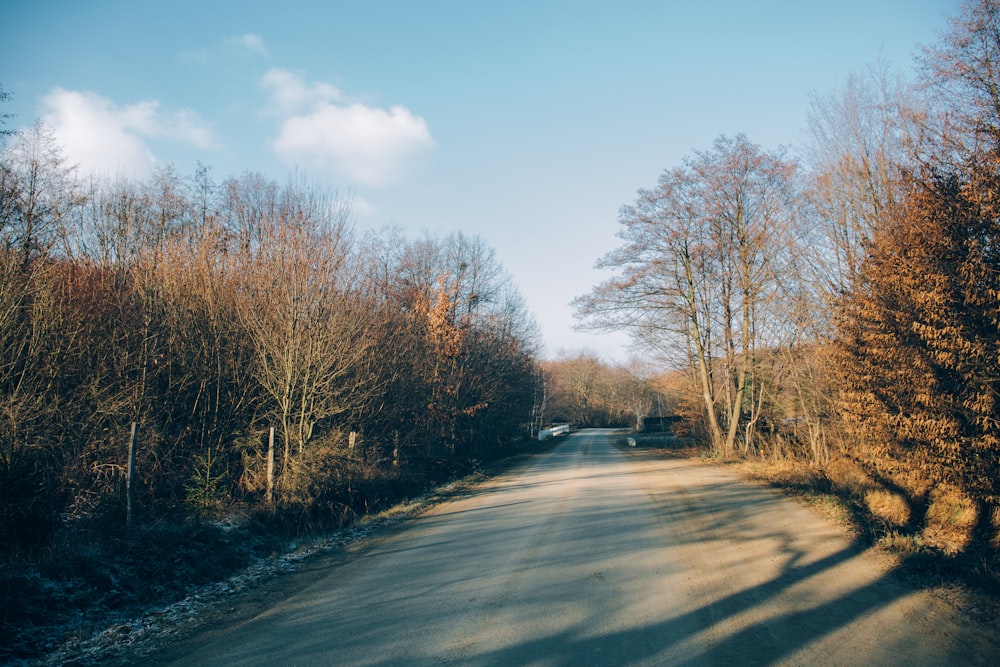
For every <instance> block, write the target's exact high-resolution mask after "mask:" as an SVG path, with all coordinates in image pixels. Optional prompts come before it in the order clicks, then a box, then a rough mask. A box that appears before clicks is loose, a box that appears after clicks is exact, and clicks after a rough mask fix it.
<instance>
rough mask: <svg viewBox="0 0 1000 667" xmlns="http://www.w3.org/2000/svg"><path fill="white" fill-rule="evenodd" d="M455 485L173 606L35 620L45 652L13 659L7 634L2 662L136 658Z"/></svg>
mask: <svg viewBox="0 0 1000 667" xmlns="http://www.w3.org/2000/svg"><path fill="white" fill-rule="evenodd" d="M457 486H458V485H457V484H455V485H450V486H446V487H442V488H440V489H438V490H437V491H436V492H435V493H433V494H430V495H428V496H424V497H422V498H418V499H415V500H413V501H410V502H407V503H403V504H400V505H397V506H395V507H393V508H392V509H390V510H387V511H385V512H382V513H380V514H377V515H374V516H372V517H369V518H367V519H364V520H362V521H360V522H359V523H357V524H355V525H353V526H351V527H348V528H345V529H342V530H339V531H337V532H335V533H333V534H332V535H328V536H325V537H322V538H317V539H313V540H310V541H308V542H298V543H290V544H288V545H287V548H286V549H285V550H284V551H283V553H280V554H279V555H276V556H272V557H267V558H257V559H256V560H255V562H254V563H253V564H252V565H251V566H250V567H248V568H246V569H244V570H243V571H241V572H240V573H239V574H236V575H234V576H232V577H230V578H228V579H226V580H225V581H219V582H215V583H210V584H207V585H203V586H200V587H197V588H196V589H195V590H193V591H191V592H190V593H189V594H188V595H187V596H186V597H184V598H183V599H181V600H179V601H177V602H175V603H173V604H170V605H168V606H165V607H159V608H149V609H146V610H145V611H144V612H143V613H142V614H141V615H138V616H135V615H132V616H129V615H126V614H124V613H122V612H118V611H114V610H111V609H107V608H105V609H92V610H89V611H88V613H89V614H91V615H93V616H96V617H92V618H88V619H87V622H86V624H84V623H83V622H82V620H80V619H77V620H75V621H64V622H62V623H54V624H49V625H45V624H43V623H40V624H36V625H35V626H34V627H33V628H32V629H31V630H30V632H32V633H33V634H34V635H35V636H33V637H31V638H30V643H31V644H32V645H34V646H38V647H40V649H41V652H42V653H44V655H43V656H42V657H34V658H30V659H28V658H16V657H13V656H12V653H11V651H10V649H11V645H12V644H17V643H18V642H19V640H20V641H21V643H24V641H25V640H26V638H24V637H17V636H14V637H10V636H8V637H7V638H3V639H2V640H0V663H3V664H9V665H12V666H17V667H35V666H41V665H46V666H47V665H80V666H84V665H96V664H101V665H107V664H116V663H125V662H134V661H137V660H139V659H141V658H143V657H144V656H148V655H151V654H153V653H155V652H156V651H157V650H158V649H159V648H160V647H162V646H164V645H165V644H167V643H169V642H170V641H172V640H174V639H179V638H181V637H183V636H184V635H185V634H186V633H187V632H189V631H191V630H193V629H194V628H196V627H198V626H199V624H200V623H201V622H202V621H203V620H205V619H206V617H208V615H209V614H210V612H213V611H216V610H218V609H220V608H222V607H223V605H225V604H226V603H227V602H231V601H233V599H234V596H236V595H238V594H239V593H242V592H245V591H249V590H252V589H254V588H257V587H260V586H262V585H264V584H266V583H268V582H269V581H271V580H272V579H274V578H275V577H277V576H279V575H282V574H287V573H290V572H293V571H294V570H296V569H297V568H298V567H299V566H300V565H301V564H302V563H303V562H304V561H306V560H307V559H310V558H312V557H315V556H317V555H320V554H323V553H330V552H333V551H336V550H338V549H343V548H344V547H345V546H347V545H349V544H351V543H353V542H355V541H357V540H360V539H363V538H365V537H368V536H370V535H371V534H372V533H373V532H374V531H376V530H378V529H380V528H383V527H386V526H389V525H392V524H395V523H398V522H400V521H403V520H404V519H406V518H408V517H410V516H413V515H414V514H416V513H417V512H419V511H420V510H421V509H422V508H424V507H426V506H427V505H428V504H430V503H431V502H433V501H435V500H436V499H438V498H440V497H442V493H448V492H449V491H454V490H455V489H456V488H457ZM36 584H40V585H41V586H42V587H44V588H46V589H47V590H46V591H45V592H46V593H47V594H50V595H51V596H52V598H53V599H60V598H65V597H67V592H66V591H60V590H57V586H58V584H55V583H53V582H50V581H45V582H36ZM66 585H67V586H71V585H72V584H66ZM84 627H89V628H94V627H100V628H103V629H102V630H100V631H98V632H89V633H88V632H85V631H82V630H81V628H84ZM25 632H29V631H28V630H25ZM22 634H23V633H22ZM39 635H43V636H39ZM8 642H10V644H8V646H7V647H6V650H4V647H3V644H7V643H8Z"/></svg>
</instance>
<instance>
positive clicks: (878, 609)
mask: <svg viewBox="0 0 1000 667" xmlns="http://www.w3.org/2000/svg"><path fill="white" fill-rule="evenodd" d="M621 439H622V438H621V436H620V435H616V434H615V433H614V432H613V431H605V430H589V431H581V432H579V433H576V434H574V435H572V436H569V437H568V438H566V439H565V440H564V441H563V442H562V443H561V444H560V445H559V446H557V447H556V448H554V449H553V450H552V451H551V452H550V453H548V454H546V455H543V456H539V457H536V458H533V459H531V460H530V461H529V463H527V464H526V465H524V466H521V467H519V468H517V469H515V470H512V471H510V472H508V473H506V474H504V475H501V476H500V477H497V478H494V479H492V480H490V481H489V482H487V483H485V484H483V485H482V486H481V487H479V488H477V489H476V490H475V491H474V492H473V493H471V494H469V495H467V496H465V497H462V498H459V499H456V500H452V501H448V502H445V503H442V504H439V505H437V506H435V507H433V508H432V509H431V510H429V511H428V512H426V513H424V514H423V515H421V516H419V517H418V518H416V519H413V520H411V521H408V522H406V523H405V524H404V525H403V526H401V527H400V528H399V529H397V530H391V531H388V533H387V534H386V535H384V536H381V537H378V538H376V539H373V540H369V541H367V542H366V543H365V544H364V545H363V546H361V547H360V548H358V549H356V550H355V551H353V552H350V553H347V554H344V555H343V556H342V557H340V558H339V559H338V560H337V562H335V563H330V564H327V565H326V566H325V567H324V568H323V570H322V571H321V572H313V573H312V574H310V579H309V581H308V583H307V584H304V585H301V586H299V587H298V590H296V591H295V592H294V593H293V594H291V595H290V596H286V597H284V598H282V597H281V596H276V597H275V599H274V600H273V603H269V604H268V606H266V607H265V608H262V609H260V610H258V611H255V613H254V614H244V615H243V617H242V618H241V617H239V615H236V617H235V620H234V622H233V623H232V624H229V625H221V626H218V627H216V628H214V629H213V630H212V631H211V632H206V633H203V634H201V635H197V636H195V637H193V638H190V639H188V640H186V641H183V642H181V643H180V644H177V645H175V646H172V647H168V648H167V649H166V650H165V651H164V652H163V653H161V654H160V655H158V656H153V657H152V660H150V659H147V660H146V661H145V662H147V664H148V663H149V662H152V663H154V664H158V665H166V664H176V665H184V666H190V665H342V666H343V665H378V666H388V665H484V666H486V665H491V666H492V665H495V666H501V665H502V666H507V665H539V666H541V665H566V666H568V665H736V664H738V665H757V664H762V665H763V664H768V665H770V664H787V665H977V664H982V665H987V664H992V665H997V664H1000V646H998V644H997V643H996V639H995V637H993V636H992V635H991V634H990V633H989V632H987V631H986V630H984V629H981V628H979V627H978V626H976V625H975V624H974V623H972V622H971V621H969V620H968V619H966V618H965V617H963V616H961V615H960V614H959V612H957V611H956V610H955V609H953V608H952V607H950V606H949V605H947V604H946V603H945V602H944V601H942V600H940V599H938V598H937V597H935V596H933V595H931V594H930V593H927V592H925V591H921V590H919V589H917V588H915V587H914V586H913V585H912V584H911V583H908V582H907V581H906V580H904V579H903V578H901V577H899V576H897V575H896V574H895V573H893V572H892V571H891V569H890V568H889V567H888V565H887V564H886V562H885V561H884V560H883V559H880V558H879V557H877V556H876V555H875V554H873V553H870V552H865V551H864V550H862V549H860V548H858V547H856V546H855V545H853V544H852V543H851V541H850V540H849V538H848V537H847V536H846V535H845V533H844V530H843V529H842V528H840V527H838V526H836V525H833V524H832V523H830V522H829V521H827V520H825V519H823V518H821V517H820V516H818V515H817V514H816V513H814V512H813V511H812V510H811V509H809V508H807V507H805V506H803V505H801V504H799V503H798V502H796V501H793V500H789V499H787V498H784V497H783V496H781V495H780V494H778V493H776V492H774V491H772V490H770V489H767V488H765V487H762V486H760V485H756V484H752V483H746V482H743V481H740V480H741V478H740V476H739V475H738V474H737V473H735V472H734V471H732V470H728V469H726V468H724V467H721V466H713V465H708V464H705V463H701V462H697V461H689V460H682V459H662V458H653V457H649V456H643V455H642V454H641V453H637V452H635V451H634V450H628V449H625V450H622V449H620V448H619V447H618V446H617V445H616V442H617V441H620V440H621ZM276 585H277V586H279V587H280V585H281V582H280V581H279V582H278V583H277V584H276Z"/></svg>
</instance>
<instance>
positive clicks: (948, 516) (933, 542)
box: [920, 486, 978, 556]
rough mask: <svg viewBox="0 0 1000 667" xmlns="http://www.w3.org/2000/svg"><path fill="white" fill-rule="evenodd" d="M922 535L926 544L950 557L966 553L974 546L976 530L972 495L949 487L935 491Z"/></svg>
mask: <svg viewBox="0 0 1000 667" xmlns="http://www.w3.org/2000/svg"><path fill="white" fill-rule="evenodd" d="M930 500H931V502H930V507H929V508H928V509H927V521H926V524H925V526H924V529H923V531H922V532H921V535H920V537H921V540H922V541H923V543H924V544H926V545H927V546H929V547H933V548H935V549H940V550H941V551H942V552H944V553H945V554H948V555H949V556H954V555H955V554H958V553H962V552H963V551H965V550H966V548H967V547H968V546H969V544H970V543H971V542H972V531H973V529H974V528H975V526H976V520H977V518H978V517H977V512H976V506H975V504H974V503H973V502H972V500H971V499H970V498H969V497H968V495H966V494H964V493H962V492H961V491H959V490H958V489H955V488H953V487H949V486H941V487H938V488H936V489H934V490H933V491H932V492H931V496H930Z"/></svg>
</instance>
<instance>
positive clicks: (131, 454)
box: [125, 422, 139, 528]
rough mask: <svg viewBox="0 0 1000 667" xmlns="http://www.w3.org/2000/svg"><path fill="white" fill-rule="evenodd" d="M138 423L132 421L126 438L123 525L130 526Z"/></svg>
mask: <svg viewBox="0 0 1000 667" xmlns="http://www.w3.org/2000/svg"><path fill="white" fill-rule="evenodd" d="M138 428H139V425H138V423H136V422H132V434H131V435H130V436H129V439H128V463H127V464H126V467H125V527H126V528H131V527H132V479H133V477H134V476H135V436H136V431H137V430H138Z"/></svg>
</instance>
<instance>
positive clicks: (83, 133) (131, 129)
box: [42, 88, 216, 176]
mask: <svg viewBox="0 0 1000 667" xmlns="http://www.w3.org/2000/svg"><path fill="white" fill-rule="evenodd" d="M42 107H43V112H42V122H43V123H45V124H46V125H47V126H49V127H51V128H52V131H53V133H54V134H55V137H56V140H57V141H58V142H59V144H60V145H61V146H62V147H63V149H64V150H65V151H66V155H67V157H68V158H69V160H70V162H74V163H79V164H80V167H81V169H83V170H84V171H90V172H112V173H113V172H118V171H121V172H123V173H127V174H129V175H135V176H143V175H145V174H148V173H149V172H150V171H151V170H152V168H153V166H154V165H155V164H156V156H155V155H154V154H153V151H152V150H151V149H150V148H149V146H148V145H147V141H148V140H150V139H156V140H166V141H173V142H180V143H186V144H191V145H193V146H195V147H197V148H201V149H210V148H215V147H216V142H215V140H214V138H213V137H212V132H211V130H209V129H208V127H206V126H205V124H204V123H203V122H202V121H201V119H200V118H199V117H198V116H197V114H195V113H194V112H193V111H191V110H190V109H182V110H180V111H176V112H173V113H167V112H164V111H162V110H161V109H160V103H159V102H157V101H156V100H145V101H142V102H138V103H136V104H132V105H128V106H125V107H119V106H117V105H116V104H115V103H114V102H113V101H111V100H110V99H108V98H107V97H103V96H101V95H98V94H96V93H90V92H77V91H72V90H63V89H62V88H54V89H53V90H52V91H51V92H50V93H49V94H48V95H46V96H45V97H44V98H42Z"/></svg>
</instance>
